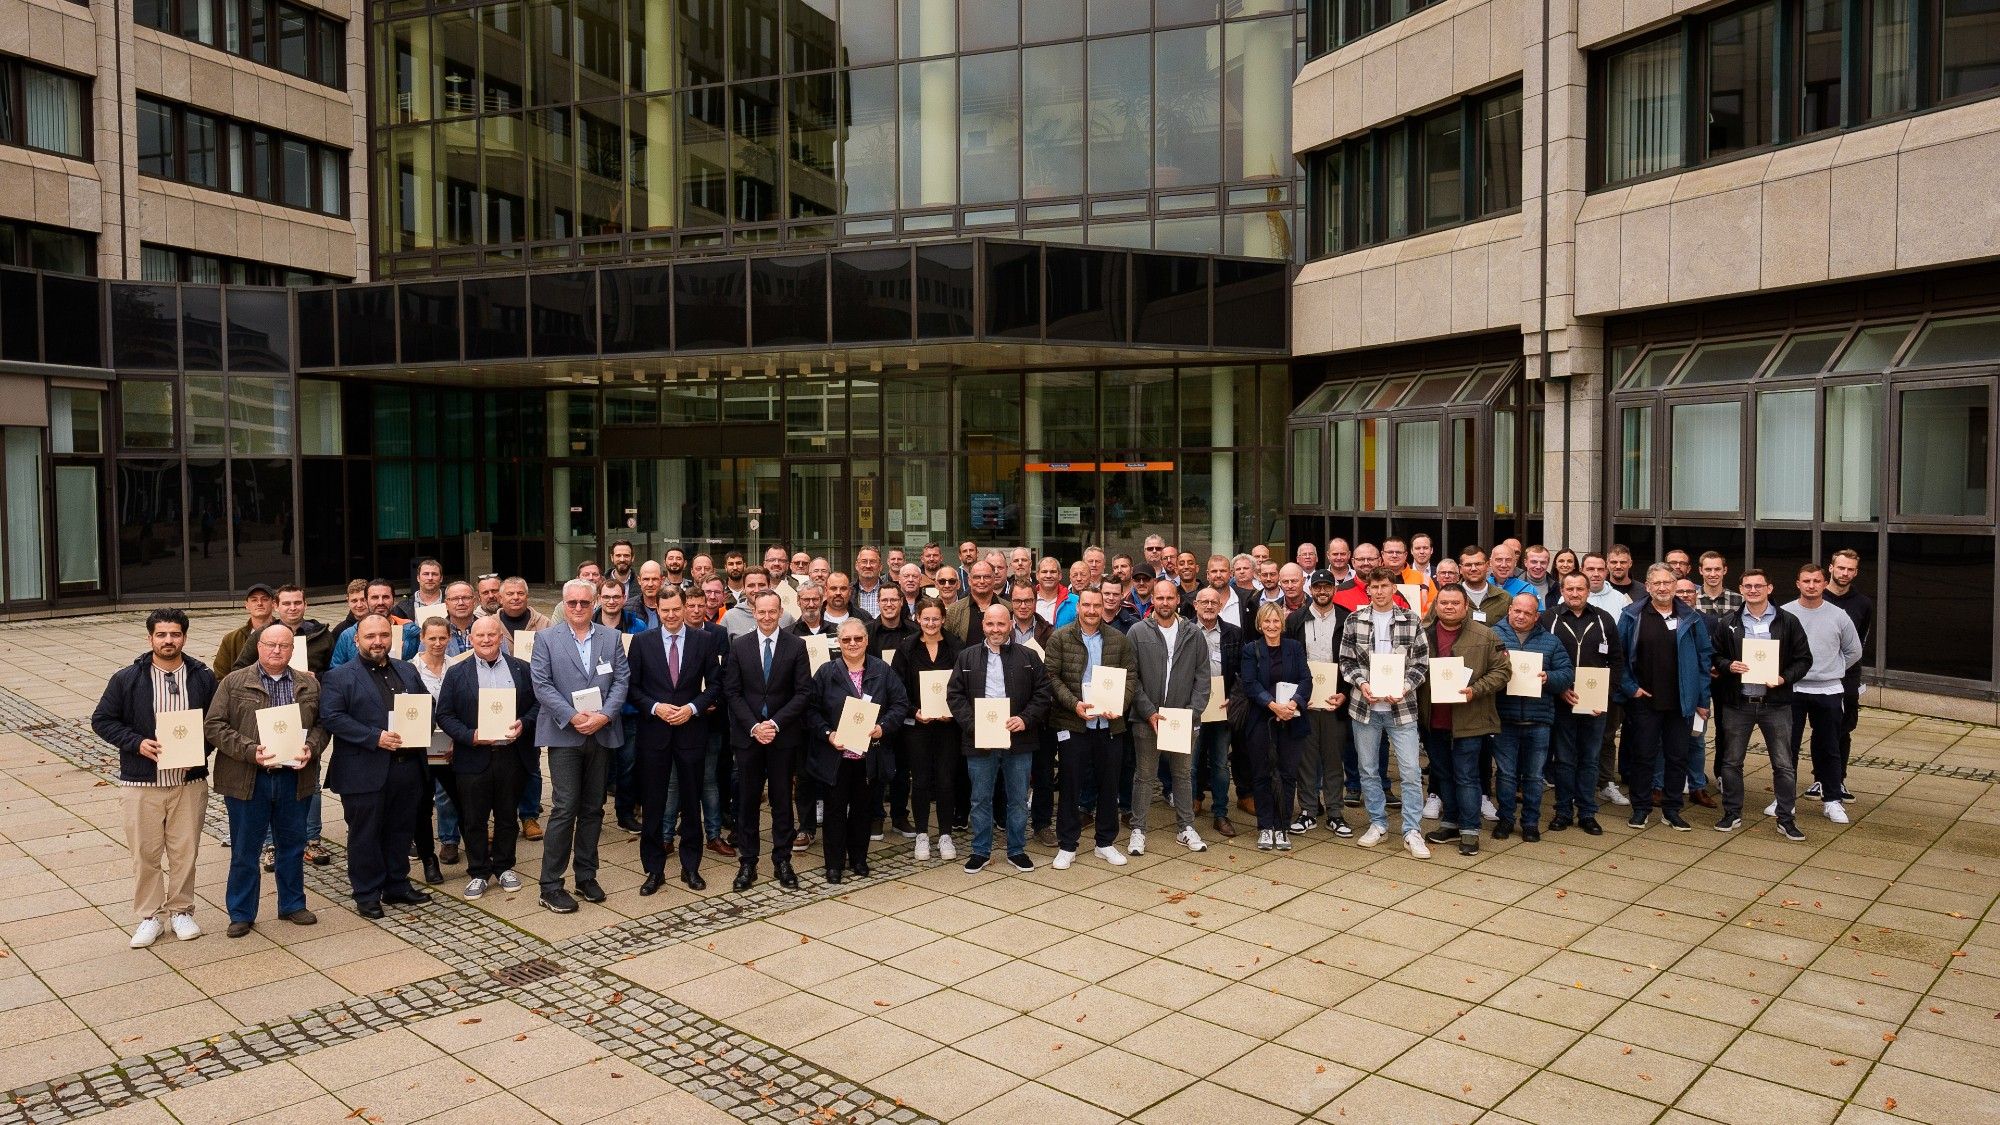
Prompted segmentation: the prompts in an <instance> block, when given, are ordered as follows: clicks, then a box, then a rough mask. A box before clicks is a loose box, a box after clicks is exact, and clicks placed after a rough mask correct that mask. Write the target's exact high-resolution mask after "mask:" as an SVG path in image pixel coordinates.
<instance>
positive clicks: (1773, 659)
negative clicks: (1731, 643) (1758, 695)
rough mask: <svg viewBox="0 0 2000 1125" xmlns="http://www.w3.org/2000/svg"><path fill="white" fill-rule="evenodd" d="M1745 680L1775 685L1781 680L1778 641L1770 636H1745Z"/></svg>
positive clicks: (1745, 681)
mask: <svg viewBox="0 0 2000 1125" xmlns="http://www.w3.org/2000/svg"><path fill="white" fill-rule="evenodd" d="M1743 665H1744V668H1745V669H1746V670H1745V671H1744V673H1743V682H1744V683H1746V684H1763V685H1764V686H1765V687H1775V686H1777V684H1778V681H1779V678H1780V677H1779V674H1778V642H1776V641H1774V640H1770V639H1768V638H1760V637H1745V638H1743Z"/></svg>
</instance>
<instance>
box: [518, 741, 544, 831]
mask: <svg viewBox="0 0 2000 1125" xmlns="http://www.w3.org/2000/svg"><path fill="white" fill-rule="evenodd" d="M516 815H517V816H518V817H519V818H520V819H522V820H527V819H528V818H529V817H538V816H540V815H542V752H541V751H540V750H539V749H538V750H536V751H535V752H534V754H533V755H532V756H531V758H528V759H523V761H522V762H521V801H520V805H519V807H518V808H517V809H516Z"/></svg>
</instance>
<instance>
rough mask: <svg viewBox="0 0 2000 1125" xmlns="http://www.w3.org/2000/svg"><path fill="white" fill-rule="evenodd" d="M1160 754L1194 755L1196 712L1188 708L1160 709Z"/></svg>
mask: <svg viewBox="0 0 2000 1125" xmlns="http://www.w3.org/2000/svg"><path fill="white" fill-rule="evenodd" d="M1160 753H1162V754H1192V753H1194V711H1192V710H1191V709H1189V708H1186V707H1162V708H1160Z"/></svg>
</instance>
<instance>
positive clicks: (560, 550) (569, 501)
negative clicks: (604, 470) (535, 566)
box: [549, 465, 604, 581]
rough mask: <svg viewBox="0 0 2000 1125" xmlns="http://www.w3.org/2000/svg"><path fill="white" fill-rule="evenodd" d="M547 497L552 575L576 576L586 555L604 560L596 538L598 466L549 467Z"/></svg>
mask: <svg viewBox="0 0 2000 1125" xmlns="http://www.w3.org/2000/svg"><path fill="white" fill-rule="evenodd" d="M549 480H550V487H549V497H550V499H551V500H552V501H553V508H554V511H553V512H552V513H551V515H552V517H553V518H552V519H551V520H550V521H549V524H550V527H551V528H553V529H554V532H555V535H554V542H553V543H551V547H552V549H553V551H554V554H555V558H554V563H555V569H554V571H553V574H554V577H555V578H556V579H557V580H558V581H561V580H565V579H569V578H574V577H576V568H577V566H578V565H579V564H581V563H582V562H583V561H584V560H586V559H596V560H597V561H598V563H599V564H602V563H603V562H604V559H603V557H602V556H601V555H600V554H599V547H598V542H597V522H598V521H597V470H596V469H595V468H594V467H592V466H590V465H557V466H555V467H554V468H551V469H550V470H549Z"/></svg>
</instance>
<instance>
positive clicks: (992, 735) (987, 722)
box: [972, 699, 1013, 750]
mask: <svg viewBox="0 0 2000 1125" xmlns="http://www.w3.org/2000/svg"><path fill="white" fill-rule="evenodd" d="M1007 716H1008V711H1007V701H1006V700H1005V699H975V700H973V701H972V748H973V749H975V750H1005V749H1007V748H1008V747H1009V746H1011V745H1013V736H1012V735H1011V734H1009V733H1008V731H1007Z"/></svg>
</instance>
